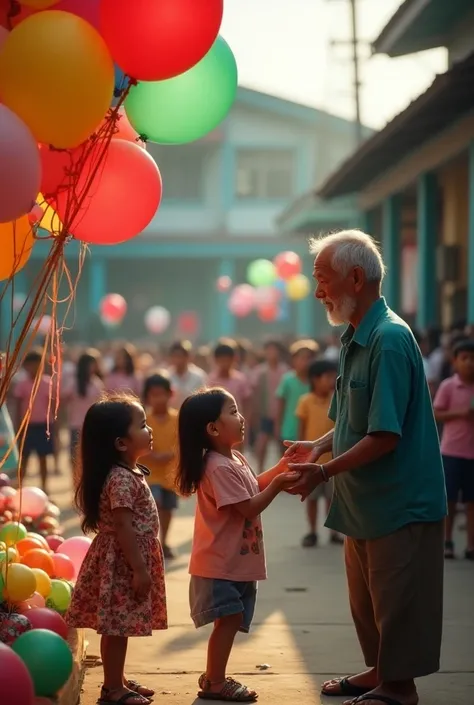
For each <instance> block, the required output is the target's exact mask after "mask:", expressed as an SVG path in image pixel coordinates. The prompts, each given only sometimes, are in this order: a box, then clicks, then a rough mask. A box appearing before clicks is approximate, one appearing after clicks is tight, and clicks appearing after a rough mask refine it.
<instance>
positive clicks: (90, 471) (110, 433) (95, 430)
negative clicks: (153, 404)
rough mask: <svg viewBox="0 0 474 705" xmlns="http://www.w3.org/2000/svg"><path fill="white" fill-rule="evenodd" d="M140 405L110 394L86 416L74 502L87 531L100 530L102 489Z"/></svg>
mask: <svg viewBox="0 0 474 705" xmlns="http://www.w3.org/2000/svg"><path fill="white" fill-rule="evenodd" d="M139 403H140V402H139V401H138V399H136V398H135V397H134V396H132V395H128V394H116V393H114V394H106V395H104V396H103V397H102V399H100V400H99V401H98V402H96V403H95V404H92V406H91V407H90V409H89V410H88V412H87V414H86V417H85V419H84V424H83V426H82V433H81V442H80V453H78V460H77V467H76V473H77V478H78V482H77V486H76V491H75V494H74V503H75V505H76V507H77V509H78V510H79V511H80V512H81V514H82V515H83V519H82V522H81V527H82V530H83V531H84V532H88V531H93V532H97V530H98V525H99V503H100V495H101V492H102V488H103V486H104V483H105V480H106V478H107V475H108V474H109V472H110V470H111V468H112V467H113V466H114V465H117V464H118V463H120V460H121V453H120V451H119V450H117V448H116V447H115V442H116V440H117V438H124V437H125V436H126V435H127V433H128V430H129V428H130V426H131V424H132V421H133V409H134V407H136V405H137V404H139Z"/></svg>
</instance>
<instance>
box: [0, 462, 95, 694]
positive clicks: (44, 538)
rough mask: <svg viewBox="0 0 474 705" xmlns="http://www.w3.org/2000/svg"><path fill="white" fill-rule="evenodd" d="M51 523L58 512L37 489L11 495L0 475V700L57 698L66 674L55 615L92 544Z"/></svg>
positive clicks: (62, 633) (61, 628) (62, 627)
mask: <svg viewBox="0 0 474 705" xmlns="http://www.w3.org/2000/svg"><path fill="white" fill-rule="evenodd" d="M20 516H21V517H22V520H21V521H20V520H19V517H20ZM58 520H59V510H58V509H57V507H55V506H54V505H51V504H50V503H49V501H48V498H47V496H46V495H45V494H44V492H42V491H41V490H40V489H38V488H36V487H24V488H22V489H21V490H19V491H18V492H17V491H16V490H14V489H13V488H12V487H11V486H10V484H9V479H8V477H7V476H6V475H0V663H1V667H0V692H1V693H2V698H3V697H5V698H6V700H5V702H7V700H8V702H10V699H11V702H15V703H18V705H34V703H35V702H36V701H35V699H34V698H35V696H36V697H38V698H41V697H52V696H54V695H56V693H57V692H58V690H59V689H60V688H62V687H63V685H64V684H65V683H66V681H67V680H68V678H69V676H70V675H71V671H72V655H71V651H70V648H69V646H68V644H67V641H66V640H67V637H68V627H67V625H66V623H65V621H64V619H63V616H62V615H63V614H64V613H65V612H66V610H67V608H68V607H69V604H70V602H71V596H72V591H73V589H74V581H75V579H76V578H77V575H78V573H79V570H80V568H81V565H82V562H83V560H84V557H85V555H86V553H87V551H88V549H89V546H90V543H91V541H90V539H88V538H86V537H84V536H76V537H73V538H71V539H66V540H65V539H64V538H63V537H62V536H61V535H60V534H59V521H58ZM28 529H29V530H28ZM33 529H34V530H33ZM52 663H54V668H52V667H51V664H52ZM8 696H10V698H9V697H8Z"/></svg>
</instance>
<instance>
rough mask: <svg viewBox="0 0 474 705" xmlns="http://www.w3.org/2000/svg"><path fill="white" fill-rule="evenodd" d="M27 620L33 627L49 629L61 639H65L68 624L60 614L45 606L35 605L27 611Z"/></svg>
mask: <svg viewBox="0 0 474 705" xmlns="http://www.w3.org/2000/svg"><path fill="white" fill-rule="evenodd" d="M28 621H29V623H30V624H31V627H32V628H33V629H49V631H50V632H56V634H59V636H60V637H62V638H63V639H67V634H68V626H67V624H66V622H65V621H64V619H63V618H62V617H61V615H60V614H58V613H57V612H55V611H54V610H50V609H48V608H47V607H37V608H36V609H35V610H29V611H28Z"/></svg>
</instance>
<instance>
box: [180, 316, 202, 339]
mask: <svg viewBox="0 0 474 705" xmlns="http://www.w3.org/2000/svg"><path fill="white" fill-rule="evenodd" d="M177 325H178V330H179V331H180V332H181V333H187V334H188V335H195V333H197V332H198V330H199V316H198V314H197V313H196V312H195V311H185V312H184V313H181V314H180V315H179V316H178V321H177Z"/></svg>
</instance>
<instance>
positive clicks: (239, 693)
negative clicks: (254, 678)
mask: <svg viewBox="0 0 474 705" xmlns="http://www.w3.org/2000/svg"><path fill="white" fill-rule="evenodd" d="M198 683H199V687H200V688H201V690H200V691H199V693H198V694H197V695H198V698H201V699H202V700H222V701H224V702H229V703H230V702H232V703H253V702H255V701H256V700H257V699H258V694H257V693H256V692H255V691H254V690H249V689H248V688H247V686H246V685H243V684H242V683H239V682H238V681H236V680H234V679H233V678H226V679H225V683H224V685H223V686H222V689H221V690H220V691H218V692H214V691H213V690H211V681H210V680H209V679H208V677H207V675H206V674H205V673H203V674H202V676H201V677H200V678H199V681H198Z"/></svg>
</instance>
